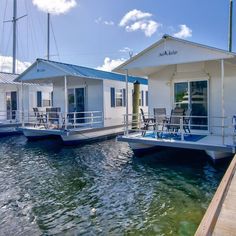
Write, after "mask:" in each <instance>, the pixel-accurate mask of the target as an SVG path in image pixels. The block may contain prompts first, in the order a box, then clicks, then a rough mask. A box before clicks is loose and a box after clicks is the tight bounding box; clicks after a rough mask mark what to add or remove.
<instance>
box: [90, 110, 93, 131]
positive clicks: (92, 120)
mask: <svg viewBox="0 0 236 236" xmlns="http://www.w3.org/2000/svg"><path fill="white" fill-rule="evenodd" d="M90 120H91V128H92V127H93V112H91V118H90Z"/></svg>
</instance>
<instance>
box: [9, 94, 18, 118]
mask: <svg viewBox="0 0 236 236" xmlns="http://www.w3.org/2000/svg"><path fill="white" fill-rule="evenodd" d="M6 109H7V120H15V119H16V111H17V92H15V91H13V92H6Z"/></svg>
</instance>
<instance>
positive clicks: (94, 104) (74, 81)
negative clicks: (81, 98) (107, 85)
mask: <svg viewBox="0 0 236 236" xmlns="http://www.w3.org/2000/svg"><path fill="white" fill-rule="evenodd" d="M80 87H84V88H85V91H86V97H85V110H86V111H102V110H103V89H102V81H101V80H92V79H83V78H68V79H67V88H68V89H70V88H80ZM53 96H54V104H53V105H54V107H61V110H62V112H65V97H64V80H63V79H61V80H58V81H57V82H54V83H53Z"/></svg>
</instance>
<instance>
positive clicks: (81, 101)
mask: <svg viewBox="0 0 236 236" xmlns="http://www.w3.org/2000/svg"><path fill="white" fill-rule="evenodd" d="M68 110H69V113H73V112H81V113H78V114H76V123H84V122H85V119H83V117H84V113H83V112H84V111H85V88H73V89H68ZM69 116H70V119H71V120H73V114H69Z"/></svg>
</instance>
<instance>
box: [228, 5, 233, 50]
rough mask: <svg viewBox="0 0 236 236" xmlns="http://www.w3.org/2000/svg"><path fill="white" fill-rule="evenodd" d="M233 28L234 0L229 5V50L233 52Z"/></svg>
mask: <svg viewBox="0 0 236 236" xmlns="http://www.w3.org/2000/svg"><path fill="white" fill-rule="evenodd" d="M232 28H233V0H230V5H229V51H230V52H232Z"/></svg>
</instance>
